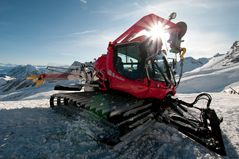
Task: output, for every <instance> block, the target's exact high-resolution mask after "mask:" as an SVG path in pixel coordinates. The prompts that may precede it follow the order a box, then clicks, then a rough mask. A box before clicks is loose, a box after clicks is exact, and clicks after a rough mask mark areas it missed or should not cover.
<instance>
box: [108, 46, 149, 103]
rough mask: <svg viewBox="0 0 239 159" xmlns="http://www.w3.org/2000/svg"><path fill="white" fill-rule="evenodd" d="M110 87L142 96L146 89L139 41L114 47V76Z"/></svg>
mask: <svg viewBox="0 0 239 159" xmlns="http://www.w3.org/2000/svg"><path fill="white" fill-rule="evenodd" d="M110 83H111V88H113V89H116V90H120V91H123V92H127V93H129V94H131V95H134V96H136V97H138V98H143V97H145V95H146V94H147V91H148V88H149V87H148V84H147V83H148V80H147V77H146V72H145V63H144V59H141V56H140V49H139V43H129V44H121V45H118V46H117V45H116V46H115V49H114V77H113V79H112V80H111V82H110Z"/></svg>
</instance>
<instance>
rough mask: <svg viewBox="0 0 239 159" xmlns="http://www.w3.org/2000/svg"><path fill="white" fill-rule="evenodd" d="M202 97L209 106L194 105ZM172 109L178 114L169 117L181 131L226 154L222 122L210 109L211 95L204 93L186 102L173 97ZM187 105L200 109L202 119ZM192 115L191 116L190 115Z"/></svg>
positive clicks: (221, 153) (223, 154)
mask: <svg viewBox="0 0 239 159" xmlns="http://www.w3.org/2000/svg"><path fill="white" fill-rule="evenodd" d="M201 99H206V100H207V101H208V102H207V108H197V107H195V106H194V105H195V104H196V103H197V102H198V101H199V100H201ZM170 102H171V105H173V107H172V109H173V110H174V111H175V112H176V114H171V115H170V117H169V119H170V121H169V122H170V123H171V124H173V125H174V126H175V127H176V128H177V129H178V130H179V131H180V132H182V133H183V134H185V135H187V136H188V137H190V138H192V139H193V140H195V141H196V142H198V143H200V144H201V145H203V146H205V147H207V148H208V149H209V150H211V151H214V152H216V153H217V154H219V155H222V156H226V151H225V147H224V143H223V139H222V135H221V129H220V123H221V122H222V119H219V118H218V116H217V114H216V112H215V111H214V110H213V109H210V108H209V106H210V102H211V96H210V95H209V94H206V93H203V94H200V95H198V96H197V97H196V99H195V101H194V102H193V103H186V102H184V101H181V100H178V99H171V101H170ZM186 107H191V108H195V109H198V110H199V111H200V112H201V114H200V119H196V118H195V116H194V115H191V114H190V113H189V112H188V110H187V108H186ZM190 116H191V117H190Z"/></svg>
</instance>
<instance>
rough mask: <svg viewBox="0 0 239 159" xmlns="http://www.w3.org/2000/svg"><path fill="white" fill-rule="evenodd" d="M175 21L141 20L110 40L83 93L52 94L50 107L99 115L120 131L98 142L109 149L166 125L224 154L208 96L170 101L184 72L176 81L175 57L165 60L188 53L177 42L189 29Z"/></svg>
mask: <svg viewBox="0 0 239 159" xmlns="http://www.w3.org/2000/svg"><path fill="white" fill-rule="evenodd" d="M175 17H176V13H172V14H171V15H170V16H169V19H164V18H161V17H159V16H156V15H154V14H150V15H147V16H144V17H143V18H141V19H140V20H139V21H138V22H136V23H135V24H134V25H133V26H131V27H130V28H129V29H128V30H127V31H126V32H124V33H123V34H122V35H120V36H119V37H118V38H117V39H116V40H114V41H113V42H110V43H109V46H108V52H107V54H104V55H102V56H101V57H99V58H98V59H97V60H96V61H95V63H94V66H93V67H94V71H93V72H92V73H91V75H92V76H91V78H87V80H86V83H85V84H84V85H83V87H84V88H85V91H83V92H74V93H66V92H64V93H58V94H54V95H52V96H51V98H50V106H51V107H52V108H53V109H55V110H63V111H64V112H70V113H74V112H76V111H77V110H82V109H83V110H86V111H90V112H93V113H95V114H97V115H98V116H100V117H101V118H102V119H103V120H105V121H107V122H108V123H110V125H113V127H114V128H115V129H116V130H117V132H118V133H115V134H113V135H107V136H105V137H102V136H101V137H99V139H97V140H99V141H101V142H103V143H106V144H108V145H111V146H116V145H119V144H120V143H122V142H123V143H127V142H130V139H132V136H135V135H138V134H140V132H142V131H144V130H145V129H146V128H148V127H149V126H151V125H152V124H153V123H155V122H165V123H167V124H170V125H172V126H174V127H176V128H177V129H178V130H179V131H180V132H182V133H183V134H185V135H187V136H188V137H190V138H191V139H193V140H195V141H197V142H198V143H200V144H202V145H204V146H205V147H207V148H208V149H210V150H212V151H214V152H216V153H218V154H220V155H226V152H225V148H224V144H223V139H222V136H221V130H220V123H221V122H222V119H219V118H218V117H217V115H216V113H215V111H214V110H213V109H211V108H209V106H210V103H211V96H210V95H209V94H206V93H202V94H199V95H198V96H197V97H196V99H195V101H193V102H192V103H187V102H184V101H182V100H179V99H177V98H173V96H174V95H175V93H176V88H177V86H178V84H179V81H180V78H181V75H182V71H181V73H180V75H179V77H178V82H176V80H175V74H176V73H175V69H174V68H175V61H176V59H173V61H172V62H171V63H170V62H168V58H167V56H169V53H171V54H174V55H175V57H177V56H178V55H179V56H180V60H181V61H183V56H184V54H185V52H186V49H185V48H181V42H182V37H183V36H184V34H185V33H186V30H187V26H186V24H185V23H184V22H178V23H173V22H172V21H171V20H172V19H174V18H175ZM181 66H182V65H181ZM86 68H87V66H86ZM84 69H85V68H84ZM84 69H82V70H84ZM181 70H182V69H181ZM83 72H84V71H83ZM85 74H87V73H85ZM45 77H47V76H45ZM57 88H59V86H58V87H57ZM57 88H56V89H57ZM89 88H90V89H89ZM201 100H205V101H206V106H205V108H201V107H196V105H197V104H198V101H201ZM188 108H190V109H188ZM73 110H74V111H73Z"/></svg>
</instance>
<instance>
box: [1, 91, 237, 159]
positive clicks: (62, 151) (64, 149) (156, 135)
mask: <svg viewBox="0 0 239 159" xmlns="http://www.w3.org/2000/svg"><path fill="white" fill-rule="evenodd" d="M52 93H54V92H52ZM49 94H50V93H49ZM196 95H197V94H178V97H179V98H180V99H184V100H186V101H192V100H193V99H194V98H195V97H196ZM211 95H212V97H213V102H212V107H213V108H214V109H215V110H216V112H217V113H218V115H219V116H221V115H222V116H223V117H224V121H223V123H222V124H221V129H222V134H223V138H224V142H225V146H226V151H227V154H228V156H227V157H225V158H239V155H238V154H239V128H238V126H239V104H238V98H239V97H238V95H235V94H233V95H232V94H229V93H211ZM36 96H37V95H35V97H36ZM40 96H41V95H40ZM0 110H1V111H0V117H1V120H0V127H1V129H0V158H4V159H5V158H222V157H221V156H218V155H216V154H215V153H213V152H210V151H209V150H207V149H206V148H204V147H203V146H201V145H199V144H197V143H196V142H194V141H192V140H190V139H189V138H187V137H186V136H184V135H183V134H181V133H179V132H178V131H177V130H176V129H174V128H173V127H170V126H168V125H166V124H163V123H156V124H155V125H153V127H152V128H149V129H147V131H145V132H144V133H143V134H142V135H141V136H139V137H138V138H137V137H136V138H135V139H134V141H132V142H131V143H129V144H128V145H125V146H124V147H122V148H120V149H117V150H114V149H111V148H109V147H107V146H105V145H102V144H100V143H97V142H96V141H95V138H94V137H95V136H97V135H98V134H100V133H102V132H105V131H108V130H107V129H105V128H104V126H102V124H101V123H100V122H98V120H97V119H96V118H92V117H89V116H87V114H85V113H84V112H83V113H82V114H80V115H79V116H78V117H76V118H69V117H66V116H64V115H62V114H58V113H56V112H54V111H53V110H51V108H49V104H48V99H47V96H46V98H42V99H33V100H32V99H30V100H21V101H5V102H0Z"/></svg>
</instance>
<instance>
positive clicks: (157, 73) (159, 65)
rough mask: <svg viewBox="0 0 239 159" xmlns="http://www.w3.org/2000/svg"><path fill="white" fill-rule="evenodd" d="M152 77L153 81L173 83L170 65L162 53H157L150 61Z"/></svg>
mask: <svg viewBox="0 0 239 159" xmlns="http://www.w3.org/2000/svg"><path fill="white" fill-rule="evenodd" d="M151 74H152V77H151V78H152V79H153V80H155V81H161V82H166V83H168V84H171V83H175V82H174V81H175V80H174V77H173V75H172V72H171V69H170V66H169V64H168V61H167V59H166V56H165V54H164V53H160V54H157V55H156V56H154V58H153V59H152V61H151Z"/></svg>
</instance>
